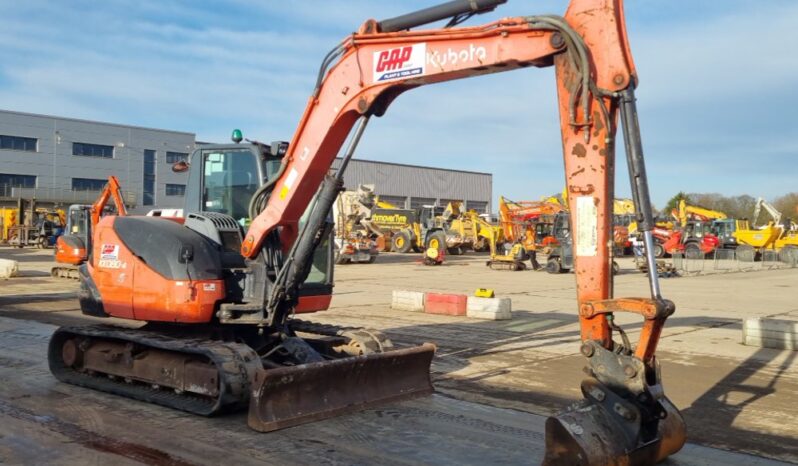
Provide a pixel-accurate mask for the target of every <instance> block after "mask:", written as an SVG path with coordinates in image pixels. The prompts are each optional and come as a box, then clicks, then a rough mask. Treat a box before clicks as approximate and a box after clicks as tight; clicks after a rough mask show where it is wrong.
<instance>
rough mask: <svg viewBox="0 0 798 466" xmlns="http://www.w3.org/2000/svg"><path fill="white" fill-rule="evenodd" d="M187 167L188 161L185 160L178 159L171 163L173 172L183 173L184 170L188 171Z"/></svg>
mask: <svg viewBox="0 0 798 466" xmlns="http://www.w3.org/2000/svg"><path fill="white" fill-rule="evenodd" d="M188 167H189V163H188V162H186V161H185V160H180V161H178V162H175V164H174V165H172V171H173V172H175V173H183V172H185V171H188Z"/></svg>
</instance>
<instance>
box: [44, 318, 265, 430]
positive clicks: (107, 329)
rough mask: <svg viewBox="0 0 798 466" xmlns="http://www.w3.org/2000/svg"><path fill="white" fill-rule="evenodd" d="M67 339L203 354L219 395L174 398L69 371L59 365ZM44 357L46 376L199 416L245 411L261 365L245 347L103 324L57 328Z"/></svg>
mask: <svg viewBox="0 0 798 466" xmlns="http://www.w3.org/2000/svg"><path fill="white" fill-rule="evenodd" d="M70 336H84V337H89V338H98V339H99V338H103V339H113V340H117V341H127V342H133V343H135V344H137V345H141V346H148V347H152V348H158V349H162V350H167V351H175V352H179V353H186V354H192V355H199V356H204V357H206V358H208V360H210V361H211V362H212V363H213V364H214V365H215V366H216V367H217V368H218V369H219V395H218V396H217V397H216V398H210V397H202V396H199V395H194V394H186V393H185V392H184V393H182V394H178V393H175V391H174V390H172V389H156V388H153V387H152V386H151V385H149V384H142V383H137V382H134V383H126V382H124V381H123V380H122V379H121V378H117V379H115V380H112V379H109V378H108V377H107V376H104V375H89V374H85V373H81V372H77V371H74V370H73V369H71V368H69V367H66V366H65V365H64V364H63V360H62V357H61V345H62V344H63V342H64V341H65V340H66V339H67V338H69V337H70ZM47 359H48V363H49V366H50V372H52V373H53V375H54V376H55V377H56V378H57V379H58V380H60V381H61V382H65V383H69V384H72V385H79V386H81V387H87V388H91V389H94V390H99V391H103V392H107V393H112V394H114V395H121V396H125V397H128V398H133V399H136V400H140V401H146V402H149V403H155V404H159V405H162V406H167V407H170V408H174V409H179V410H181V411H187V412H190V413H194V414H199V415H203V416H211V415H213V414H216V413H219V412H223V411H231V410H235V409H240V408H243V407H246V406H247V405H248V403H249V396H250V385H251V381H252V378H253V376H254V374H255V371H256V370H257V369H258V368H261V367H262V365H261V362H260V358H259V357H258V355H257V354H256V353H255V351H254V350H252V348H250V347H249V346H247V345H245V344H241V343H229V342H222V341H216V340H208V339H199V338H179V337H170V336H166V335H162V334H158V333H154V332H150V331H146V330H135V329H126V328H120V327H113V326H105V325H98V326H82V327H60V328H59V329H58V330H56V331H55V333H54V334H53V336H52V338H51V339H50V345H49V349H48V355H47Z"/></svg>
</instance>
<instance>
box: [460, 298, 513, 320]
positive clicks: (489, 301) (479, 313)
mask: <svg viewBox="0 0 798 466" xmlns="http://www.w3.org/2000/svg"><path fill="white" fill-rule="evenodd" d="M466 315H467V316H468V317H473V318H475V319H488V320H509V319H511V318H512V300H511V299H510V298H478V297H476V296H469V297H468V304H467V305H466Z"/></svg>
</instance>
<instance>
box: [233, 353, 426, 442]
mask: <svg viewBox="0 0 798 466" xmlns="http://www.w3.org/2000/svg"><path fill="white" fill-rule="evenodd" d="M434 354H435V345H433V344H431V343H425V344H423V345H421V346H416V347H413V348H406V349H398V350H393V351H387V352H384V353H374V354H369V355H364V356H353V357H348V358H342V359H334V360H330V361H324V362H314V363H309V364H302V365H299V366H293V367H281V368H276V369H263V370H258V372H257V374H256V376H255V380H254V383H253V388H252V397H251V399H250V405H249V419H248V423H249V426H250V427H251V428H253V429H255V430H257V431H260V432H270V431H273V430H278V429H283V428H286V427H291V426H295V425H299V424H304V423H306V422H312V421H317V420H320V419H326V418H330V417H334V416H338V415H341V414H345V413H349V412H354V411H358V410H361V409H365V408H368V407H370V406H375V405H378V404H382V403H387V402H393V401H398V400H403V399H408V398H414V397H417V396H422V395H428V394H431V393H432V392H433V388H432V382H431V381H430V364H431V363H432V356H433V355H434Z"/></svg>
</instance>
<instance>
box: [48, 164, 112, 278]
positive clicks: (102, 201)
mask: <svg viewBox="0 0 798 466" xmlns="http://www.w3.org/2000/svg"><path fill="white" fill-rule="evenodd" d="M111 198H113V200H114V205H115V206H116V215H120V216H125V215H127V208H126V207H125V202H124V200H123V198H122V189H121V187H120V185H119V180H118V179H117V178H116V177H115V176H113V175H112V176H110V177H108V183H107V184H106V185H105V187H104V188H103V190H102V192H101V193H100V195H99V196H98V197H97V200H96V201H94V204H92V205H83V204H73V205H71V206H69V210H68V212H67V222H66V224H67V225H66V232H64V234H63V235H61V236H59V237H58V240H57V241H56V243H55V262H56V265H55V266H54V267H53V268H52V269H51V270H50V274H51V275H52V276H53V277H62V278H75V279H77V278H78V266H80V265H81V264H83V263H84V262H86V260H88V257H89V249H90V248H91V239H92V238H91V236H92V233H91V232H92V231H93V230H94V228H95V227H96V226H97V223H99V222H100V217H101V216H102V215H103V213H105V211H106V206H107V205H108V201H109V200H111Z"/></svg>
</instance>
